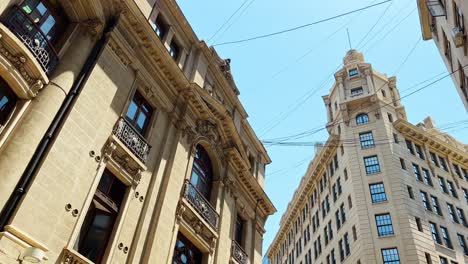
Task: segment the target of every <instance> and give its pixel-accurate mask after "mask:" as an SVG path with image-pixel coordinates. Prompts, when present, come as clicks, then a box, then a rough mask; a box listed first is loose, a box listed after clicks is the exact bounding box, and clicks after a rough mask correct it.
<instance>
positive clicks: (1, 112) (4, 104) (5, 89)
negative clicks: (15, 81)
mask: <svg viewBox="0 0 468 264" xmlns="http://www.w3.org/2000/svg"><path fill="white" fill-rule="evenodd" d="M16 101H17V98H16V95H15V94H14V93H13V91H12V90H11V89H10V87H9V86H8V84H7V83H6V82H5V81H4V80H3V79H2V78H1V77H0V132H1V131H2V127H4V126H5V125H6V124H7V122H8V120H9V119H10V117H11V115H12V113H13V110H14V109H15V106H16Z"/></svg>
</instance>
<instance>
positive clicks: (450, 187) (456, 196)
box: [447, 181, 458, 198]
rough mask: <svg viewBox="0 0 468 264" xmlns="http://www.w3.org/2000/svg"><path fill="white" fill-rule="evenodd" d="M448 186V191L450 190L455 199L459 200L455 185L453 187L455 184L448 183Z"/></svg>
mask: <svg viewBox="0 0 468 264" xmlns="http://www.w3.org/2000/svg"><path fill="white" fill-rule="evenodd" d="M447 186H448V190H449V192H450V194H451V195H452V196H453V197H455V198H458V194H457V191H456V190H455V185H453V182H451V181H447Z"/></svg>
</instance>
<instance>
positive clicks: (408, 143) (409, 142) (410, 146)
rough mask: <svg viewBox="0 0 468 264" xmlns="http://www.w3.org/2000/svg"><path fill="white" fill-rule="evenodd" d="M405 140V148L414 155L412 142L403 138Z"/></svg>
mask: <svg viewBox="0 0 468 264" xmlns="http://www.w3.org/2000/svg"><path fill="white" fill-rule="evenodd" d="M405 142H406V149H407V150H408V153H410V154H412V155H414V148H413V142H411V141H410V140H408V139H407V140H405Z"/></svg>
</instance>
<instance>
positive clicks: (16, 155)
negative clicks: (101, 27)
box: [0, 24, 98, 208]
mask: <svg viewBox="0 0 468 264" xmlns="http://www.w3.org/2000/svg"><path fill="white" fill-rule="evenodd" d="M96 29H97V28H96V27H90V26H88V25H85V24H80V25H78V27H77V28H76V29H75V31H74V33H73V34H72V36H71V40H70V41H69V42H70V46H68V47H67V49H66V51H65V53H64V54H63V56H62V57H61V59H60V61H59V64H58V65H57V68H56V69H55V71H54V74H53V75H52V76H51V77H50V82H49V84H48V85H47V86H46V87H44V88H43V89H42V90H41V92H40V93H39V94H38V96H37V97H36V98H34V99H33V100H32V101H31V104H30V105H29V107H28V109H27V110H26V111H25V113H24V114H23V116H22V118H21V120H20V121H19V123H18V124H17V125H16V127H15V130H14V132H13V133H12V134H11V135H10V138H9V139H8V140H7V141H6V142H5V145H4V146H3V149H2V150H1V153H0V168H2V177H0V208H3V206H4V205H5V202H6V200H7V199H8V197H9V196H10V194H11V193H12V191H13V189H14V188H15V186H16V184H17V183H18V181H19V179H20V177H21V175H22V173H23V172H24V170H25V168H26V166H27V164H28V162H29V161H30V160H31V158H32V156H33V154H34V152H35V150H36V147H37V146H38V144H39V142H40V141H41V139H42V137H43V136H44V134H45V132H46V131H47V129H48V127H49V125H50V124H51V122H52V120H53V118H54V116H55V115H56V113H57V112H58V110H59V108H60V106H61V104H62V102H63V100H64V98H65V96H66V94H67V93H68V92H69V91H70V89H71V87H72V85H73V82H74V81H75V80H76V78H77V76H78V75H79V72H80V71H81V69H82V67H83V65H84V63H85V61H86V59H87V57H88V55H89V54H90V52H91V50H92V49H93V47H94V43H95V41H96V40H97V36H98V34H97V32H96Z"/></svg>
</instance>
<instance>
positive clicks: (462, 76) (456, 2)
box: [417, 0, 468, 111]
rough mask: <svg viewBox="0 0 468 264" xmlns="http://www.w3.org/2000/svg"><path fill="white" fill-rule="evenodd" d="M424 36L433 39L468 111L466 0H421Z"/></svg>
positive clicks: (419, 3)
mask: <svg viewBox="0 0 468 264" xmlns="http://www.w3.org/2000/svg"><path fill="white" fill-rule="evenodd" d="M417 1H418V10H419V18H420V23H421V31H422V37H423V39H424V40H430V39H433V40H434V42H435V44H436V46H437V48H438V49H439V52H440V55H441V57H442V60H443V61H444V62H445V65H446V66H447V70H448V72H449V73H453V74H452V75H451V77H452V80H453V82H454V84H455V87H456V89H457V92H458V94H459V95H460V98H461V100H462V102H463V105H464V106H465V109H466V110H467V111H468V79H467V75H466V72H468V69H467V68H468V43H467V38H466V32H467V31H466V30H468V29H466V26H465V25H466V22H465V14H468V3H467V2H466V1H463V0H434V1H428V0H417Z"/></svg>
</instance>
